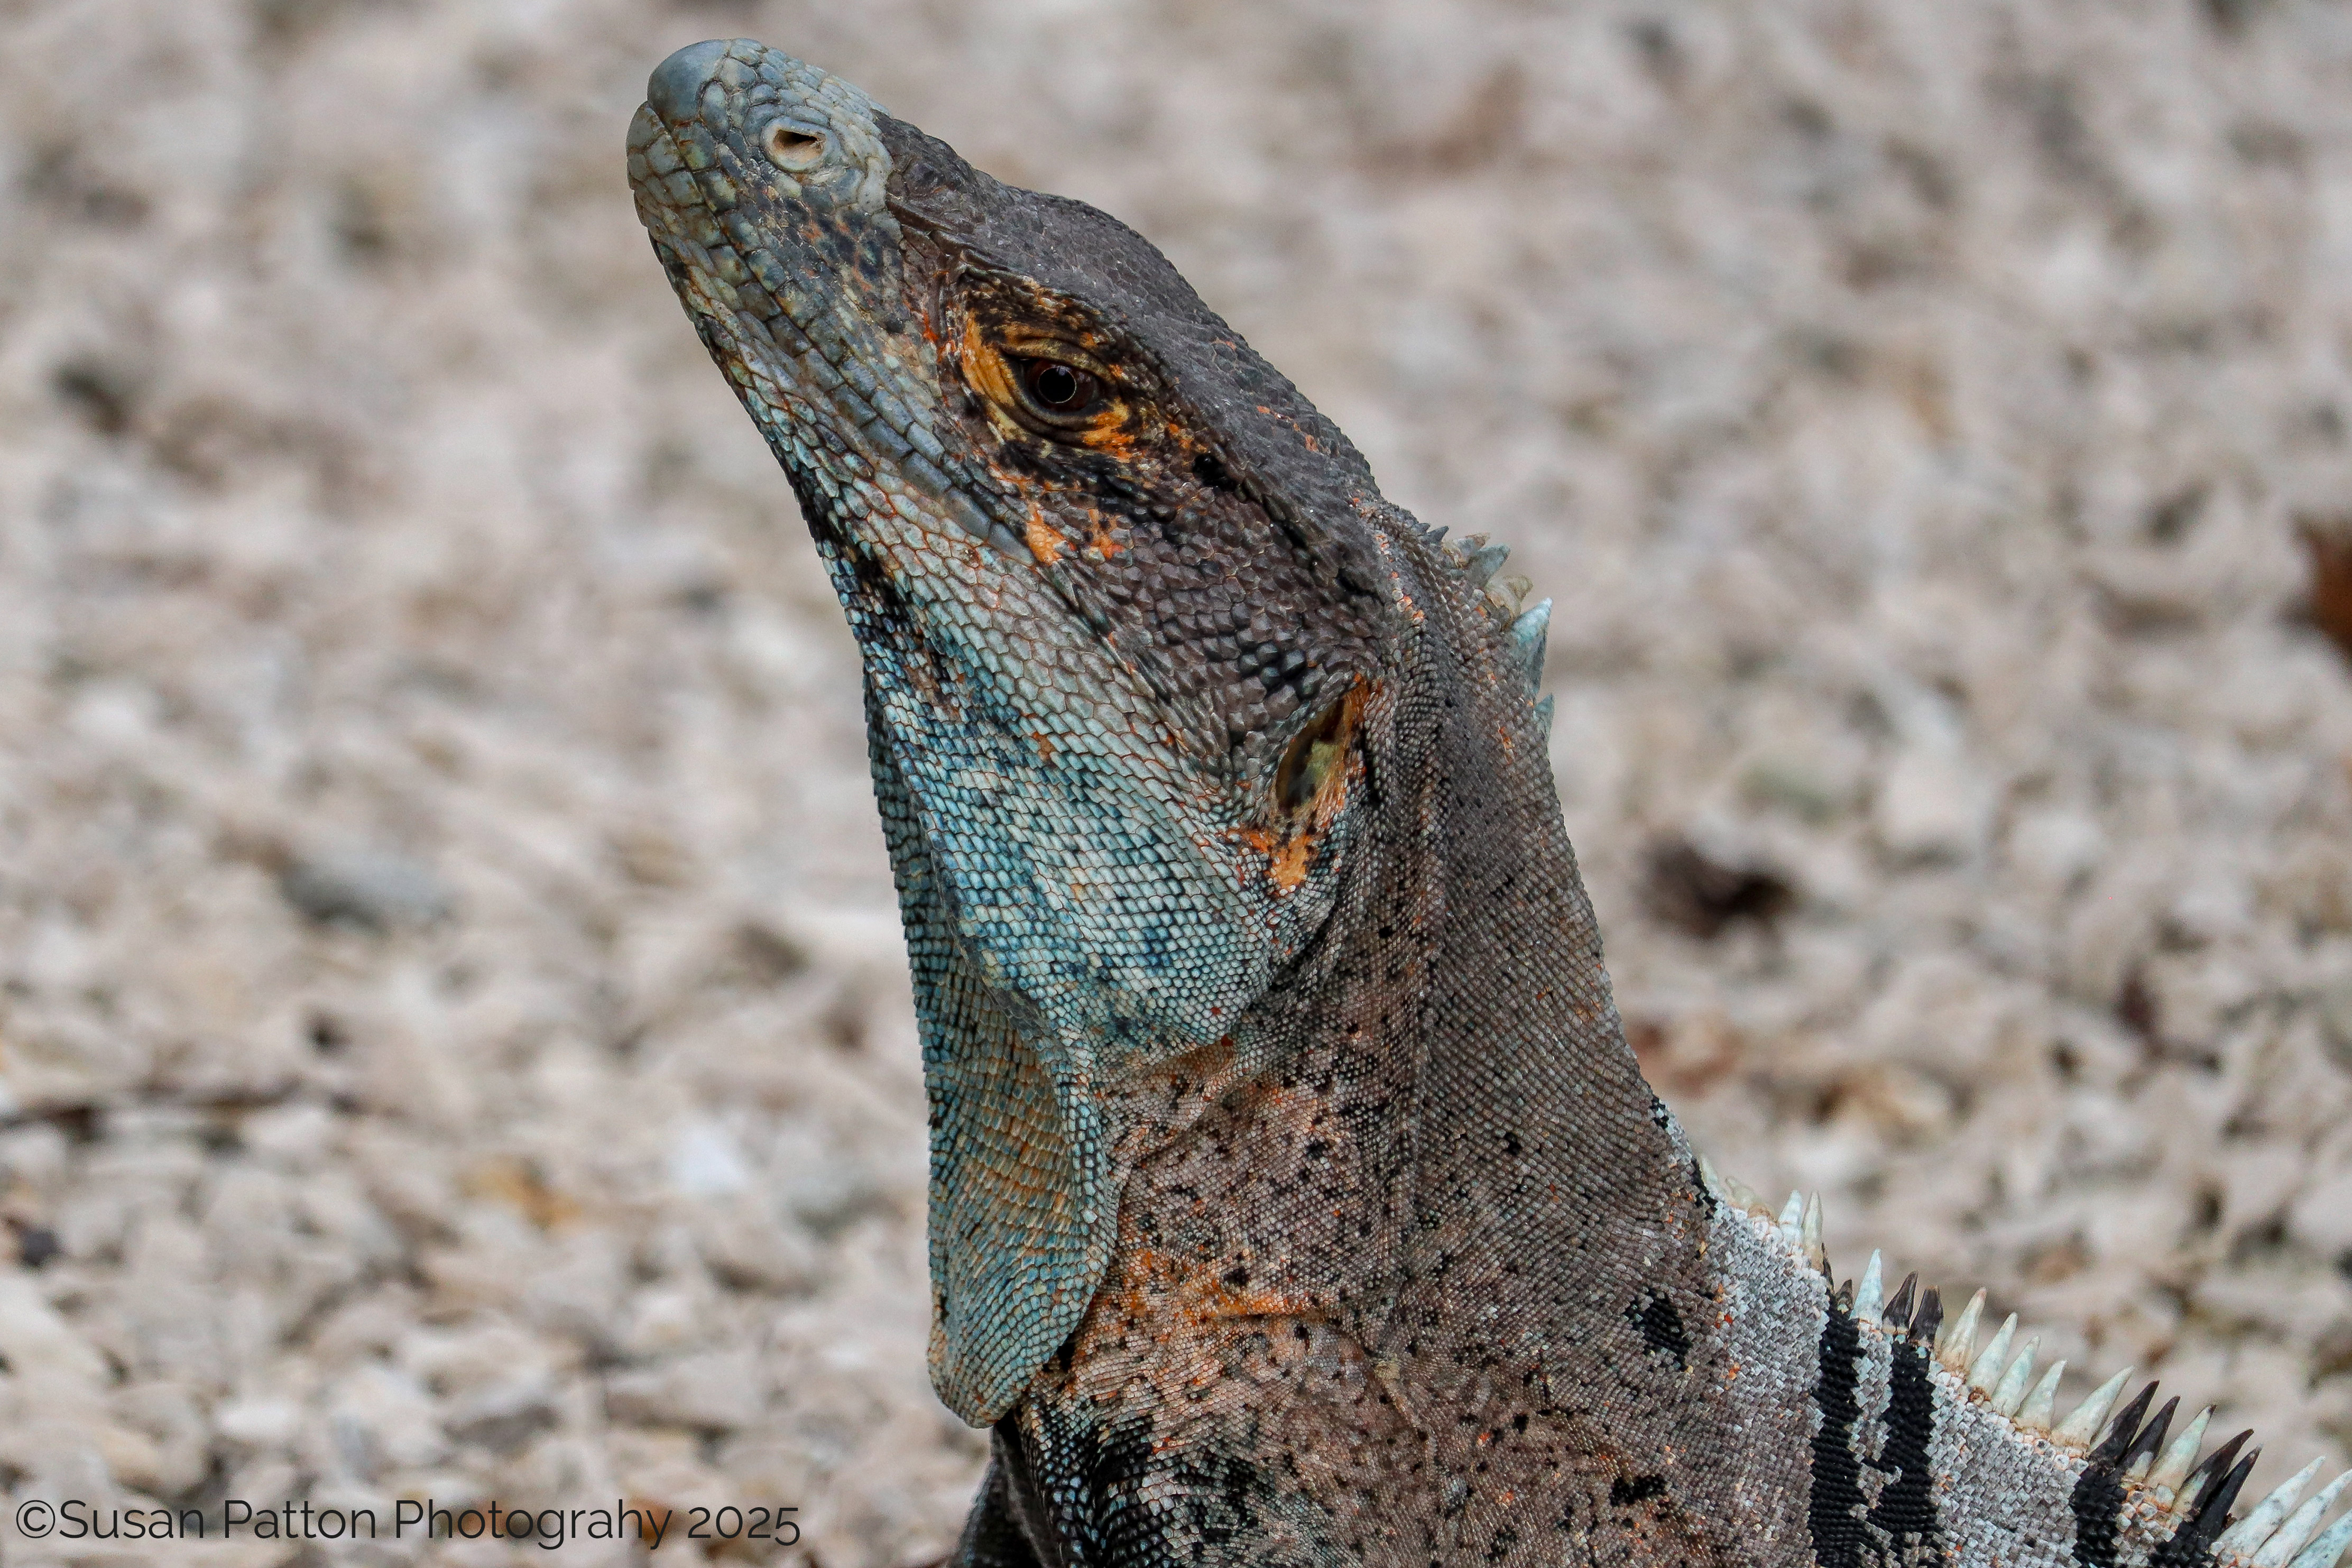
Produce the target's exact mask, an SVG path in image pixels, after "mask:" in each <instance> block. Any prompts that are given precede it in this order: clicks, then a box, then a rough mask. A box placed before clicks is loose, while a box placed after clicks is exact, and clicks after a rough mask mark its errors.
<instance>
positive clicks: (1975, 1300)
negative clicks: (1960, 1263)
mask: <svg viewBox="0 0 2352 1568" xmlns="http://www.w3.org/2000/svg"><path fill="white" fill-rule="evenodd" d="M1984 1304H1985V1293H1984V1292H1983V1291H1981V1290H1979V1291H1978V1292H1977V1293H1976V1294H1975V1295H1973V1296H1971V1297H1969V1304H1968V1305H1967V1306H1966V1307H1964V1308H1962V1309H1961V1310H1960V1315H1959V1316H1958V1318H1957V1319H1955V1320H1953V1321H1951V1322H1948V1323H1946V1324H1945V1325H1944V1330H1943V1331H1942V1332H1941V1333H1938V1334H1937V1336H1936V1359H1937V1360H1938V1361H1940V1362H1942V1363H1944V1364H1945V1365H1946V1366H1947V1367H1949V1368H1950V1369H1951V1370H1952V1372H1953V1373H1955V1374H1958V1375H1961V1376H1965V1375H1966V1374H1967V1373H1968V1370H1969V1358H1970V1355H1971V1352H1973V1351H1974V1349H1975V1346H1976V1342H1977V1320H1978V1319H1979V1318H1981V1317H1983V1316H1984Z"/></svg>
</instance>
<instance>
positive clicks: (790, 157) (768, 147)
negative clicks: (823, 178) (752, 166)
mask: <svg viewBox="0 0 2352 1568" xmlns="http://www.w3.org/2000/svg"><path fill="white" fill-rule="evenodd" d="M760 143H761V148H762V149H763V150H764V151H765V152H766V153H767V154H768V162H770V163H773V164H774V165H775V166H776V167H777V168H779V169H782V170H783V171H784V172H785V173H787V174H801V173H803V172H804V171H806V170H809V169H813V168H814V167H816V165H817V163H819V162H820V161H821V160H823V158H824V137H822V136H820V135H818V134H816V133H815V132H812V131H803V130H801V129H799V128H798V127H797V126H793V125H787V124H785V123H784V122H783V121H781V120H779V121H776V122H775V123H773V124H772V125H770V126H769V127H768V132H767V134H766V135H765V136H762V137H761V139H760Z"/></svg>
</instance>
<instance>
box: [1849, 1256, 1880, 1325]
mask: <svg viewBox="0 0 2352 1568" xmlns="http://www.w3.org/2000/svg"><path fill="white" fill-rule="evenodd" d="M1885 1305H1886V1281H1885V1279H1881V1278H1879V1273H1878V1254H1876V1253H1875V1252H1874V1253H1872V1254H1871V1255H1870V1261H1869V1263H1868V1264H1866V1265H1864V1268H1863V1270H1862V1283H1861V1284H1859V1285H1856V1286H1855V1287H1854V1288H1853V1316H1854V1321H1856V1322H1863V1323H1874V1322H1876V1321H1878V1311H1879V1309H1880V1308H1882V1307H1884V1306H1885Z"/></svg>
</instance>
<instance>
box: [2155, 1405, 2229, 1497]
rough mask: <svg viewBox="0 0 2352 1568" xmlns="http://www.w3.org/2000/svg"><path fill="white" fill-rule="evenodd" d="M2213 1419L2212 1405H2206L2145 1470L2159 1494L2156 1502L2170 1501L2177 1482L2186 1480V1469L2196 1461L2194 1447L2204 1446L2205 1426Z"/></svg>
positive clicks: (2176, 1489) (2178, 1484) (2176, 1488)
mask: <svg viewBox="0 0 2352 1568" xmlns="http://www.w3.org/2000/svg"><path fill="white" fill-rule="evenodd" d="M2212 1419H2213V1407H2212V1406H2211V1405H2207V1406H2206V1407H2205V1408H2204V1409H2202V1410H2200V1411H2199V1412H2198V1413H2197V1419H2196V1420H2194V1421H2191V1422H2190V1423H2189V1425H2188V1426H2187V1427H2186V1428H2184V1429H2183V1430H2182V1432H2181V1434H2180V1436H2178V1437H2175V1438H2174V1439H2173V1440H2172V1441H2171V1442H2169V1443H2167V1444H2166V1445H2165V1446H2164V1452H2163V1453H2162V1454H2161V1455H2159V1456H2158V1458H2157V1461H2156V1468H2154V1469H2152V1470H2150V1471H2148V1473H2147V1484H2148V1487H2149V1489H2151V1490H2152V1491H2154V1492H2156V1493H2157V1494H2158V1495H2157V1500H2158V1501H2159V1502H2170V1501H2171V1500H2172V1499H2171V1496H2170V1494H2171V1493H2174V1492H2177V1491H2179V1489H2180V1483H2181V1482H2183V1481H2185V1480H2187V1479H2189V1468H2190V1467H2191V1466H2193V1465H2195V1464H2196V1463H2197V1450H2198V1449H2200V1448H2201V1447H2204V1446H2205V1428H2206V1426H2207V1425H2208V1424H2209V1423H2210V1422H2211V1421H2212Z"/></svg>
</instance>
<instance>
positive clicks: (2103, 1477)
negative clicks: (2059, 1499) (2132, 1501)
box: [2068, 1461, 2124, 1568]
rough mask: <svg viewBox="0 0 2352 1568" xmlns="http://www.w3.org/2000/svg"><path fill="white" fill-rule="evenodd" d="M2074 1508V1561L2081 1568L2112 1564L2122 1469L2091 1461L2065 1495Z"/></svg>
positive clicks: (2120, 1505) (2121, 1500) (2120, 1507)
mask: <svg viewBox="0 0 2352 1568" xmlns="http://www.w3.org/2000/svg"><path fill="white" fill-rule="evenodd" d="M2068 1502H2069V1505H2070V1506H2071V1507H2072V1508H2073V1509H2074V1561H2075V1562H2076V1563H2080V1564H2082V1565H2083V1568H2116V1520H2117V1519H2118V1518H2120V1517H2121V1516H2122V1512H2123V1506H2124V1478H2123V1473H2122V1472H2121V1471H2119V1470H2117V1469H2116V1468H2115V1467H2114V1466H2113V1465H2110V1464H2107V1463H2105V1461H2094V1462H2093V1463H2092V1465H2091V1467H2090V1468H2088V1469H2086V1470H2084V1472H2083V1475H2082V1479H2079V1480H2077V1481H2076V1482H2075V1483H2074V1493H2073V1495H2072V1496H2071V1497H2070V1498H2069V1499H2068Z"/></svg>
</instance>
